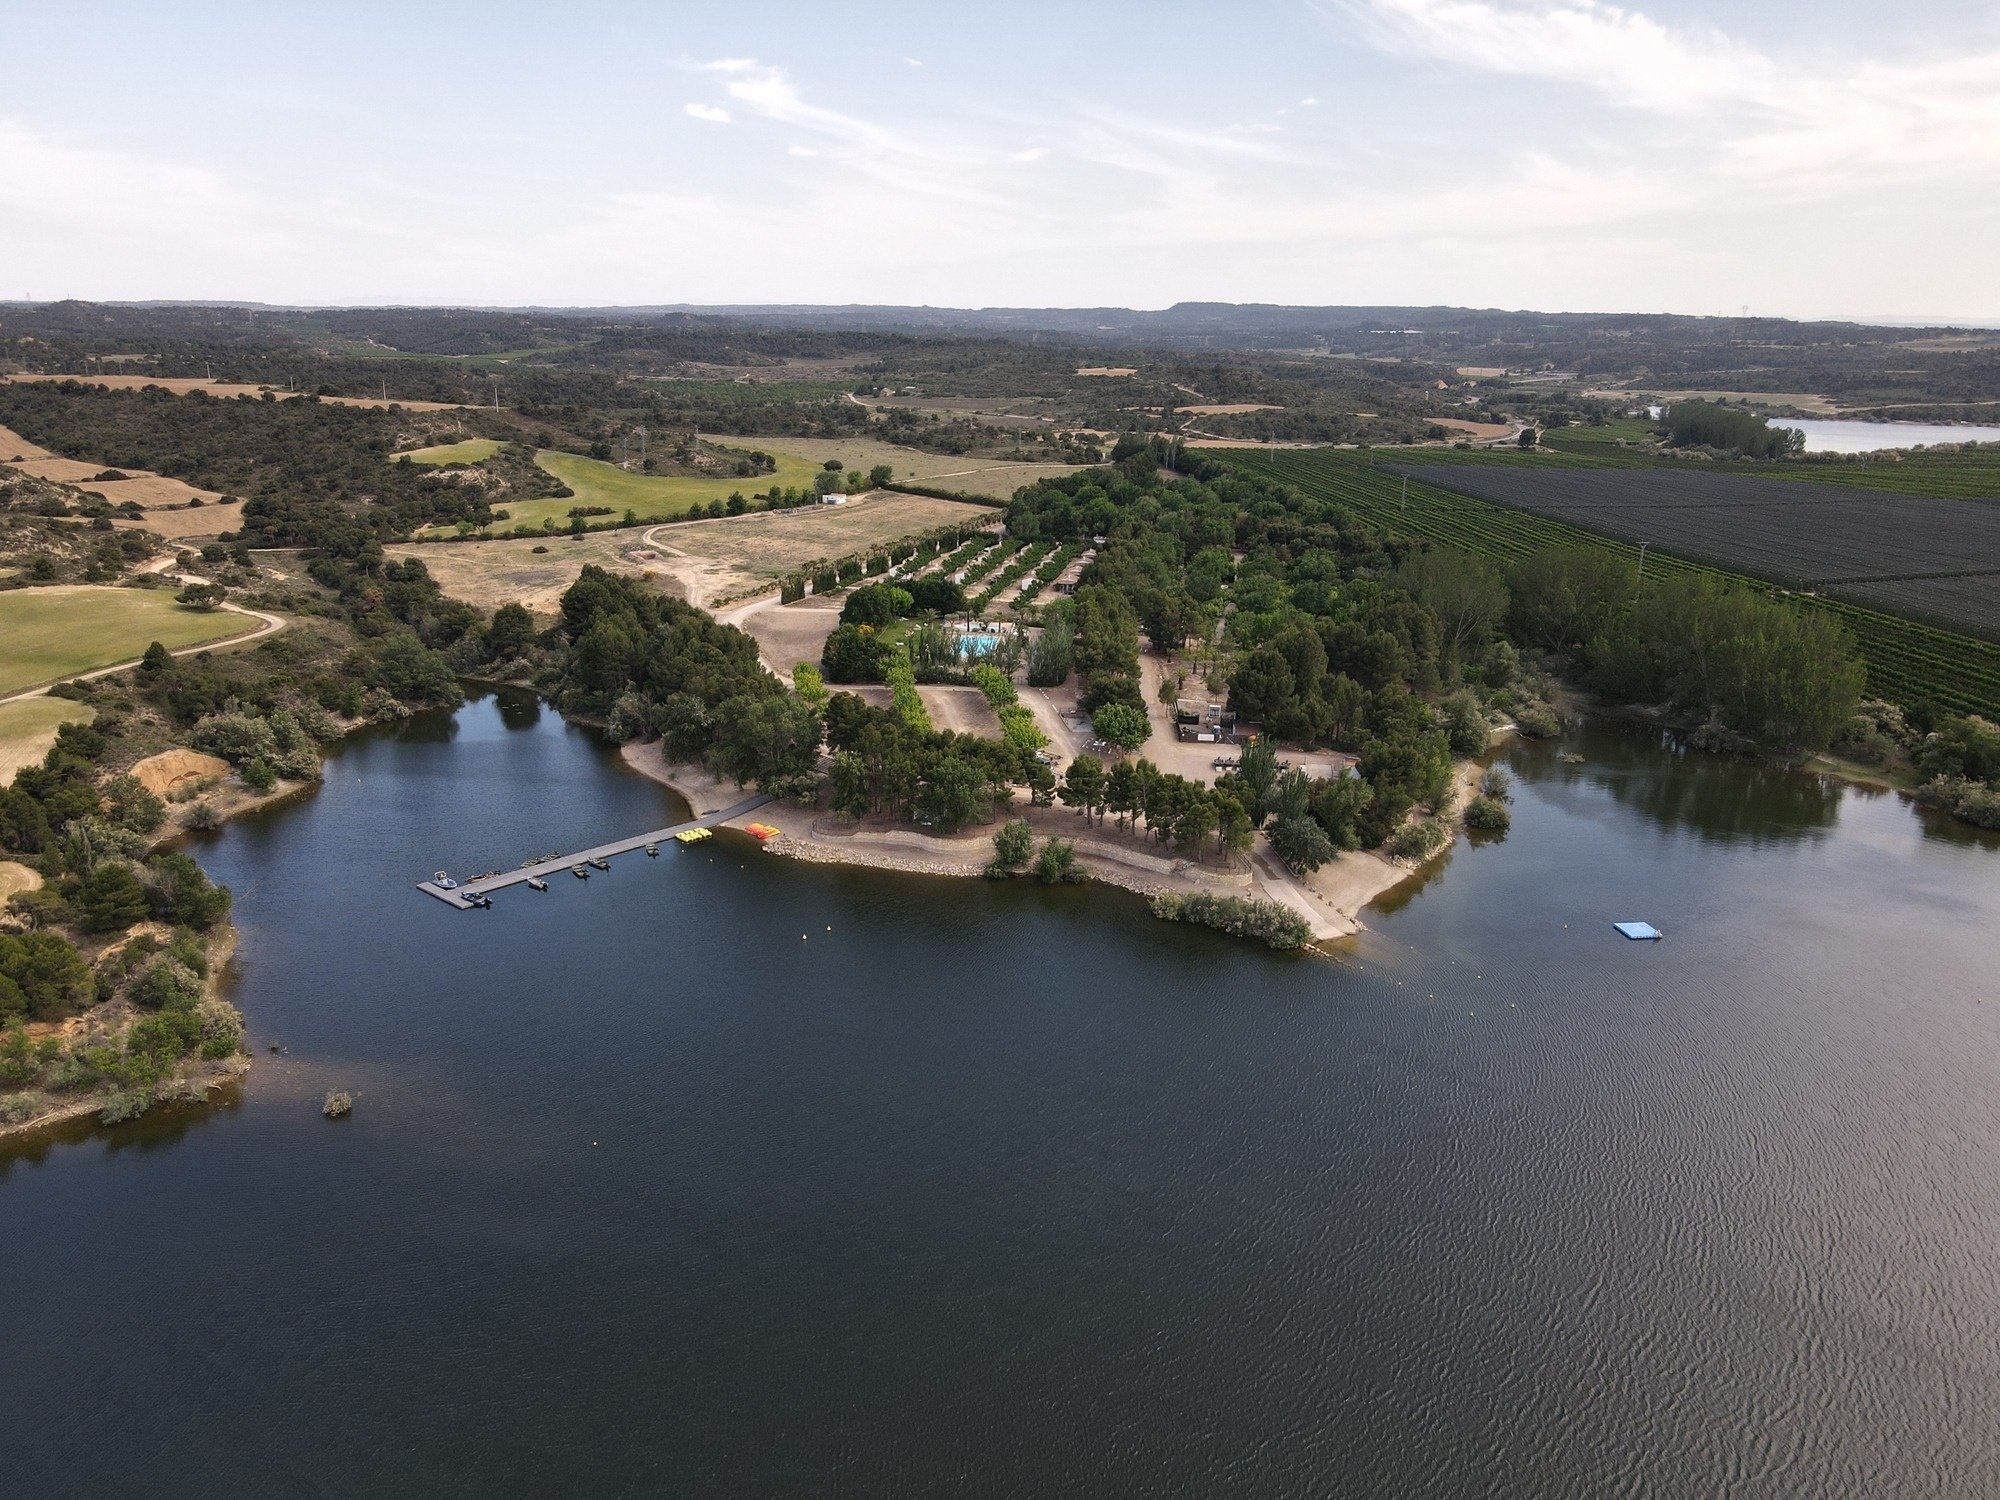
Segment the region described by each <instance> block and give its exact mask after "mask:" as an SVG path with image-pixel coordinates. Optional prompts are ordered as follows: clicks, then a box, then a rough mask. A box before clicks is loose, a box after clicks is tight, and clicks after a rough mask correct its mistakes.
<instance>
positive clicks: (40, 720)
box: [0, 698, 97, 786]
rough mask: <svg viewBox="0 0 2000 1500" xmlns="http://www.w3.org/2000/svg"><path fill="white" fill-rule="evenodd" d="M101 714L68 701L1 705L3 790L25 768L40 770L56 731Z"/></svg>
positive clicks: (0, 781) (32, 700)
mask: <svg viewBox="0 0 2000 1500" xmlns="http://www.w3.org/2000/svg"><path fill="white" fill-rule="evenodd" d="M96 717H97V710H96V709H94V708H91V707H89V706H87V705H86V704H82V703H72V702H70V701H69V699H67V698H22V699H20V700H19V701H17V702H14V703H0V786H6V785H7V784H8V783H9V782H10V781H12V780H13V779H14V773H15V772H16V771H18V770H20V769H21V767H23V766H38V765H40V764H41V763H42V757H43V756H45V755H47V754H48V753H49V746H51V745H53V744H54V743H55V742H56V731H57V730H58V729H60V728H61V727H62V726H63V725H65V724H70V723H74V722H76V721H77V720H83V721H84V722H86V723H87V722H89V721H90V720H91V719H94V718H96Z"/></svg>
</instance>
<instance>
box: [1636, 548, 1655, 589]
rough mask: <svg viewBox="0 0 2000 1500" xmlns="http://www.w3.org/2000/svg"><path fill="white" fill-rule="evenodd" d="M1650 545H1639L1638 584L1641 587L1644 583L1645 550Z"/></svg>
mask: <svg viewBox="0 0 2000 1500" xmlns="http://www.w3.org/2000/svg"><path fill="white" fill-rule="evenodd" d="M1652 545H1653V544H1652V543H1651V542H1641V543H1639V582H1640V584H1641V585H1643V584H1644V583H1645V582H1646V549H1647V548H1648V547H1650V546H1652Z"/></svg>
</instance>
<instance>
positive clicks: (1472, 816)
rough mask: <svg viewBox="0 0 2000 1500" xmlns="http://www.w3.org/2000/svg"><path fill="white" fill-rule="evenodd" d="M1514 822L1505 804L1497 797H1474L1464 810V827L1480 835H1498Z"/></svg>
mask: <svg viewBox="0 0 2000 1500" xmlns="http://www.w3.org/2000/svg"><path fill="white" fill-rule="evenodd" d="M1513 821H1514V815H1513V814H1512V813H1510V812H1509V811H1507V804H1506V803H1504V802H1502V801H1501V800H1500V799H1499V798H1498V797H1486V796H1479V797H1474V798H1473V799H1472V801H1471V802H1469V803H1468V804H1466V808H1465V826H1466V827H1467V828H1477V829H1478V830H1479V831H1480V832H1482V833H1499V832H1502V831H1503V830H1505V829H1506V828H1507V826H1508V825H1509V824H1511V823H1512V822H1513Z"/></svg>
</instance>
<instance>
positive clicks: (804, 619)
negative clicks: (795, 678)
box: [741, 598, 841, 691]
mask: <svg viewBox="0 0 2000 1500" xmlns="http://www.w3.org/2000/svg"><path fill="white" fill-rule="evenodd" d="M840 609H841V601H840V600H839V599H820V598H806V599H801V600H799V602H798V603H796V604H774V605H772V606H771V607H770V608H768V609H760V610H756V611H754V612H751V613H748V614H745V615H744V617H743V620H742V623H741V628H742V629H743V630H744V631H745V632H746V633H747V634H748V635H749V636H750V637H751V638H752V639H753V640H755V641H756V642H757V652H758V655H760V656H762V657H763V658H764V664H765V665H766V666H768V667H769V668H770V669H771V670H772V671H773V672H776V673H777V674H778V675H779V676H780V677H785V678H789V677H790V676H791V675H792V668H793V667H795V666H797V665H798V664H799V663H800V662H811V663H813V664H814V665H815V666H817V665H818V664H819V656H820V652H821V651H823V650H824V649H825V648H826V638H827V637H828V636H830V635H832V634H833V631H834V627H835V626H836V625H838V624H839V623H840ZM835 691H840V689H835Z"/></svg>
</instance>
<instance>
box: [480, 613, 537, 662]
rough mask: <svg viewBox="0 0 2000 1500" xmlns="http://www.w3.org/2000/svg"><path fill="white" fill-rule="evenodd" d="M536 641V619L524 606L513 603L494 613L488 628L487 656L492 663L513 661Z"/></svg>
mask: <svg viewBox="0 0 2000 1500" xmlns="http://www.w3.org/2000/svg"><path fill="white" fill-rule="evenodd" d="M534 639H535V617H534V616H533V615H531V614H529V613H528V611H527V609H526V608H525V607H523V606H522V605H519V604H515V603H512V602H509V603H506V604H503V605H501V606H500V607H499V608H498V609H496V610H494V611H493V619H492V622H491V623H490V624H488V625H487V627H486V654H487V658H488V659H489V660H491V661H512V660H513V659H514V658H515V657H517V656H520V655H521V654H522V653H524V652H525V651H526V650H527V649H528V647H529V645H530V644H532V643H533V641H534Z"/></svg>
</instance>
